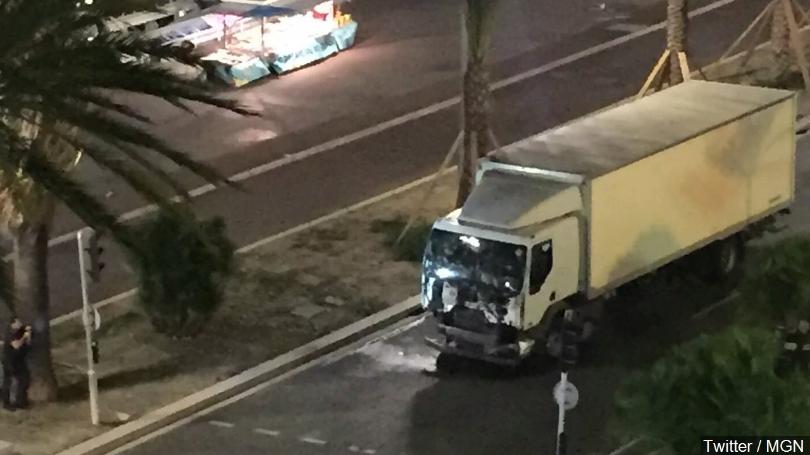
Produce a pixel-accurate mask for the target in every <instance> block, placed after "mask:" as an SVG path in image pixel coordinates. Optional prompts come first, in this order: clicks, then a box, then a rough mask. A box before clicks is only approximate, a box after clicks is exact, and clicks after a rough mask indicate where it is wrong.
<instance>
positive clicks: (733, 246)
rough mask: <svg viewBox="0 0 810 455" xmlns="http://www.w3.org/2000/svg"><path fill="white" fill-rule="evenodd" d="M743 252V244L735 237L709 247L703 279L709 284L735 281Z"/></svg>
mask: <svg viewBox="0 0 810 455" xmlns="http://www.w3.org/2000/svg"><path fill="white" fill-rule="evenodd" d="M743 251H744V249H743V243H742V241H741V240H740V238H739V237H738V236H736V235H735V236H733V237H729V238H727V239H724V240H719V241H717V242H715V243H713V244H711V245H709V246H708V247H707V251H706V252H707V253H708V255H707V256H706V258H707V262H708V264H707V265H708V270H707V273H706V274H705V278H706V279H707V280H709V281H710V282H719V281H729V280H734V279H736V278H737V277H738V276H739V273H740V271H741V270H742V261H743Z"/></svg>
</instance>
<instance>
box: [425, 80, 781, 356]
mask: <svg viewBox="0 0 810 455" xmlns="http://www.w3.org/2000/svg"><path fill="white" fill-rule="evenodd" d="M795 110H796V100H795V94H794V93H793V92H790V91H784V90H776V89H769V88H760V87H751V86H738V85H732V84H723V83H717V82H706V81H688V82H685V83H683V84H679V85H677V86H674V87H671V88H668V89H666V90H663V91H661V92H658V93H656V94H653V95H651V96H647V97H644V98H641V99H639V100H635V101H632V102H629V103H625V104H622V105H620V106H618V107H613V108H610V109H606V110H603V111H600V112H597V113H595V114H591V115H589V116H586V117H584V118H581V119H577V120H574V121H572V122H569V123H568V124H565V125H562V126H560V127H557V128H555V129H552V130H549V131H546V132H543V133H540V134H537V135H534V136H531V137H529V138H526V139H524V140H521V141H519V142H516V143H513V144H511V145H508V146H506V147H503V148H501V149H500V150H497V151H495V152H494V153H493V154H491V155H490V156H488V157H487V158H485V159H483V160H481V162H480V163H479V168H478V173H477V175H476V184H475V186H474V188H473V191H472V193H471V194H470V196H469V197H468V199H467V200H466V201H465V203H464V205H463V206H462V207H461V208H459V209H457V210H455V211H454V212H452V213H450V214H449V215H447V216H445V217H442V218H440V219H439V220H437V221H436V222H435V223H434V225H433V230H432V232H431V236H430V238H429V242H428V245H427V247H426V250H425V255H424V260H423V267H422V305H423V307H424V308H425V309H426V310H428V311H430V312H431V313H432V314H433V315H434V316H435V318H436V322H437V323H438V328H439V336H438V337H432V338H431V337H429V339H428V342H429V344H431V345H432V346H434V347H435V348H437V349H439V350H440V351H442V352H445V353H451V354H457V355H462V356H465V357H473V358H478V359H483V360H487V361H491V362H495V363H506V364H512V365H514V364H516V363H518V362H520V360H521V359H523V358H525V357H526V356H527V355H528V354H529V353H531V352H532V350H533V349H535V348H536V347H540V346H542V347H543V348H545V351H546V352H548V353H550V354H551V355H556V354H558V353H559V351H560V343H559V339H560V336H559V327H560V324H559V322H560V316H561V315H562V313H563V310H565V309H568V308H571V309H574V310H575V312H576V314H577V317H576V322H577V324H576V325H577V326H578V327H579V332H580V341H585V340H587V339H590V338H591V335H592V334H593V332H594V330H593V329H594V327H595V323H596V321H597V319H598V318H599V314H600V312H601V302H602V301H603V300H604V299H605V298H607V297H608V296H612V295H613V293H614V291H615V290H617V289H619V288H620V287H621V286H624V285H625V284H627V283H629V282H631V281H633V280H636V279H637V278H639V277H642V276H645V275H648V274H652V273H656V272H657V271H658V270H659V269H661V268H662V267H663V266H665V265H667V264H669V263H672V262H674V261H676V260H677V261H680V260H684V261H694V262H690V264H689V265H690V267H684V268H683V269H686V270H690V271H700V272H701V274H703V272H706V276H711V277H713V278H712V280H716V279H718V278H723V277H732V276H735V274H736V271H738V270H739V267H740V262H741V259H742V258H743V251H744V247H745V244H746V242H747V241H749V240H752V239H754V238H756V237H757V236H758V235H761V234H762V233H763V232H764V231H765V229H764V228H765V227H767V225H769V224H770V223H772V222H773V221H774V220H775V218H776V217H777V215H779V214H781V213H784V212H785V211H786V210H787V209H788V208H789V206H790V205H791V204H792V203H793V201H794V198H795V188H794V186H795V178H794V176H795V152H796V144H795V141H796V139H795V134H794V131H795ZM679 269H680V268H679ZM650 304H654V302H650Z"/></svg>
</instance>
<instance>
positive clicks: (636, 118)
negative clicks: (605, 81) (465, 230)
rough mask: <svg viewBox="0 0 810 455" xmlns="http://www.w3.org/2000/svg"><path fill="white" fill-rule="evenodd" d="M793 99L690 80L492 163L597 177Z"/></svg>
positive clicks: (505, 151)
mask: <svg viewBox="0 0 810 455" xmlns="http://www.w3.org/2000/svg"><path fill="white" fill-rule="evenodd" d="M793 96H795V95H794V93H793V92H792V91H788V90H778V89H769V88H762V87H752V86H744V85H736V84H726V83H719V82H708V81H696V80H693V81H688V82H684V83H682V84H678V85H675V86H673V87H670V88H668V89H665V90H662V91H660V92H657V93H655V94H652V95H649V96H646V97H643V98H641V99H639V100H635V101H632V102H629V103H626V104H622V105H620V106H617V107H614V108H610V109H606V110H604V111H600V112H596V113H593V114H590V115H587V116H585V117H582V118H579V119H576V120H574V121H572V122H569V123H567V124H564V125H561V126H559V127H556V128H553V129H551V130H548V131H545V132H542V133H539V134H537V135H534V136H531V137H529V138H526V139H524V140H521V141H519V142H516V143H513V144H511V145H508V146H505V147H503V148H501V149H500V150H498V151H497V152H495V153H494V154H492V155H491V157H490V160H491V161H493V162H500V163H506V164H511V165H517V166H524V167H531V168H537V169H544V170H552V171H557V172H565V173H570V174H578V175H582V176H583V177H586V178H596V177H599V176H600V175H603V174H606V173H609V172H611V171H613V170H615V169H618V168H621V167H624V166H626V165H628V164H630V163H633V162H635V161H638V160H640V159H642V158H645V157H647V156H650V155H653V154H655V153H657V152H660V151H662V150H665V149H667V148H669V147H672V146H674V145H677V144H679V143H681V142H685V141H687V140H689V139H691V138H693V137H695V136H699V135H701V134H703V133H705V132H707V131H710V130H713V129H715V128H718V127H720V126H723V125H725V124H727V123H730V122H733V121H735V120H737V119H739V118H741V117H743V116H746V115H749V114H751V113H753V112H756V111H758V110H762V109H765V108H767V107H769V106H772V105H774V104H777V103H779V102H782V101H784V100H786V99H789V98H791V97H793Z"/></svg>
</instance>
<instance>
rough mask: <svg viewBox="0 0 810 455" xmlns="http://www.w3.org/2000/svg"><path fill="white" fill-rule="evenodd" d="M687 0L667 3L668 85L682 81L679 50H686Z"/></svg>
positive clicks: (671, 0) (674, 0)
mask: <svg viewBox="0 0 810 455" xmlns="http://www.w3.org/2000/svg"><path fill="white" fill-rule="evenodd" d="M688 7H689V6H688V0H669V2H668V4H667V48H668V49H669V51H670V52H669V72H668V74H669V85H675V84H680V83H681V82H683V74H682V72H681V62H680V60H679V59H678V53H679V52H685V51H686V37H687V31H686V28H687V25H688V21H689V17H688V13H689V9H688Z"/></svg>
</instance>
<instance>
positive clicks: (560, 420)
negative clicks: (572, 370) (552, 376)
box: [556, 370, 568, 455]
mask: <svg viewBox="0 0 810 455" xmlns="http://www.w3.org/2000/svg"><path fill="white" fill-rule="evenodd" d="M560 385H561V388H562V390H565V388H566V387H567V386H568V373H567V372H566V371H565V370H563V371H562V372H561V373H560ZM557 409H558V414H557V452H556V454H557V455H565V452H566V441H565V406H564V405H563V404H562V403H560V404H559V406H558V407H557Z"/></svg>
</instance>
